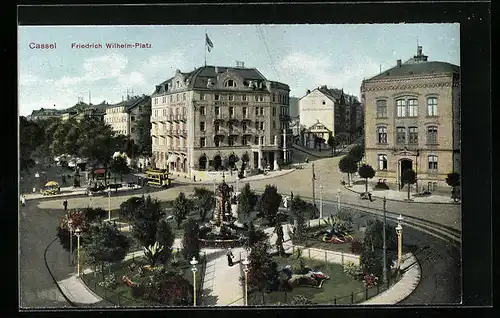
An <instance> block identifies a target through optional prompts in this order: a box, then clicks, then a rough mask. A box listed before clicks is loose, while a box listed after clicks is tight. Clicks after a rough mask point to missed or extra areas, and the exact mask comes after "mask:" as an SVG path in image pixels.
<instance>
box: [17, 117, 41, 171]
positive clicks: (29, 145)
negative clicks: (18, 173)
mask: <svg viewBox="0 0 500 318" xmlns="http://www.w3.org/2000/svg"><path fill="white" fill-rule="evenodd" d="M19 136H21V138H20V140H19V151H20V156H19V161H20V168H21V170H26V169H28V168H30V167H32V166H34V164H35V161H34V160H33V158H32V155H33V153H34V152H35V150H36V149H37V148H38V147H40V146H42V145H43V143H44V138H43V137H44V134H43V131H42V129H41V128H40V127H39V126H38V124H37V123H35V122H32V121H28V120H27V119H26V118H25V117H24V116H21V117H20V118H19Z"/></svg>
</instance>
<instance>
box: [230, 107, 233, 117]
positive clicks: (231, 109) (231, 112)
mask: <svg viewBox="0 0 500 318" xmlns="http://www.w3.org/2000/svg"><path fill="white" fill-rule="evenodd" d="M229 116H234V107H229Z"/></svg>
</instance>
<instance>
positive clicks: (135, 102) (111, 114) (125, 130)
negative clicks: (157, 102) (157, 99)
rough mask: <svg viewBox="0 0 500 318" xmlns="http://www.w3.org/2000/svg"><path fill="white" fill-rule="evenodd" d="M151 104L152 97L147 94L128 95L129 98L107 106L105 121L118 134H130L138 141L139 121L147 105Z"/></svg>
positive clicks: (129, 135) (131, 137)
mask: <svg viewBox="0 0 500 318" xmlns="http://www.w3.org/2000/svg"><path fill="white" fill-rule="evenodd" d="M148 104H149V106H150V105H151V97H150V96H147V95H142V96H133V97H127V100H125V101H122V102H120V103H117V104H114V105H110V106H109V107H108V108H106V114H105V115H104V122H105V123H106V124H108V125H110V126H111V127H112V128H113V131H115V132H117V133H118V134H121V135H124V136H128V137H130V139H132V140H133V141H134V142H137V138H138V136H137V127H136V126H137V123H138V121H139V119H140V117H141V115H142V114H143V111H144V110H145V108H146V106H148Z"/></svg>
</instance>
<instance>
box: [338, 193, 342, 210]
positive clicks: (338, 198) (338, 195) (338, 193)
mask: <svg viewBox="0 0 500 318" xmlns="http://www.w3.org/2000/svg"><path fill="white" fill-rule="evenodd" d="M341 194H342V190H340V189H338V190H337V209H338V211H340V195H341Z"/></svg>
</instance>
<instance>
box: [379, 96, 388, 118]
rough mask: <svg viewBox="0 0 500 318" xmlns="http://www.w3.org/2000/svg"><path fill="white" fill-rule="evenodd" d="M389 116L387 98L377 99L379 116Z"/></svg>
mask: <svg viewBox="0 0 500 318" xmlns="http://www.w3.org/2000/svg"><path fill="white" fill-rule="evenodd" d="M386 117H387V101H386V100H378V101H377V118H386Z"/></svg>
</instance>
